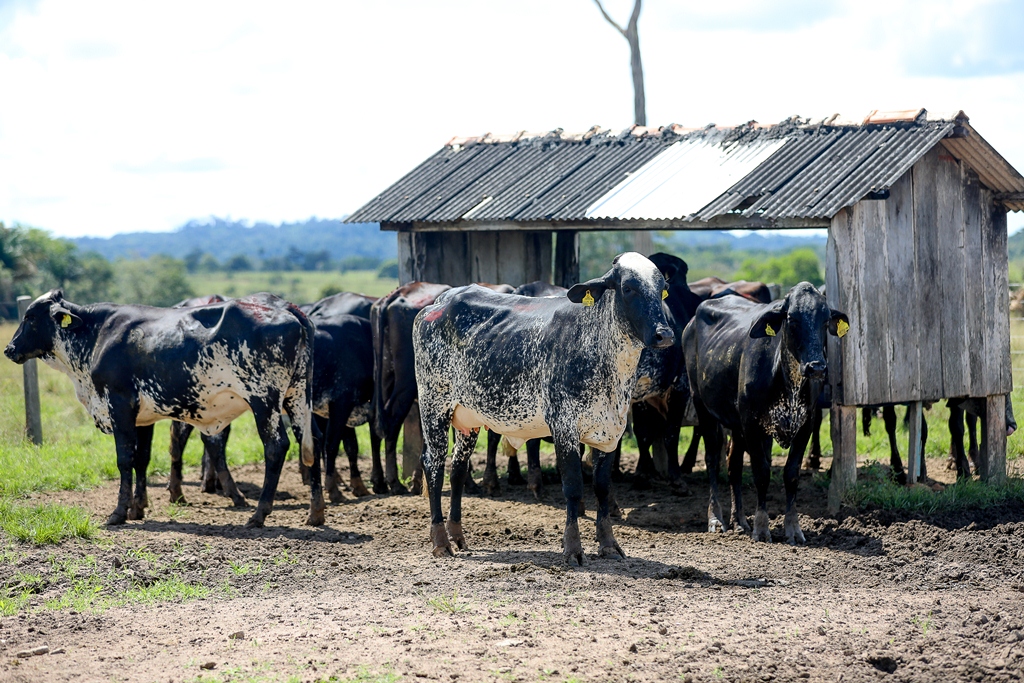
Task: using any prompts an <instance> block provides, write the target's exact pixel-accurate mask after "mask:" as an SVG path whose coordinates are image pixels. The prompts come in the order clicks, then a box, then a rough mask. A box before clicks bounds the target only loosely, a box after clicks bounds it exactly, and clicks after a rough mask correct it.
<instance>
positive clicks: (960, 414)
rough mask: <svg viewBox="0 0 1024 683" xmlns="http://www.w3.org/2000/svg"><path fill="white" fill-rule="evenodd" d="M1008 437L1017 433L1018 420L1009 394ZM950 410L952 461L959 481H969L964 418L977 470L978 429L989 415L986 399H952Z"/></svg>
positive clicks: (971, 453) (947, 405) (1007, 401)
mask: <svg viewBox="0 0 1024 683" xmlns="http://www.w3.org/2000/svg"><path fill="white" fill-rule="evenodd" d="M1005 404H1006V408H1005V415H1006V417H1005V419H1006V436H1011V435H1012V434H1013V433H1014V432H1016V431H1017V420H1016V419H1015V418H1014V415H1013V401H1011V400H1010V396H1009V394H1007V396H1006V401H1005ZM946 407H948V408H949V422H948V424H949V436H950V450H951V451H952V453H951V456H950V459H951V460H952V464H953V467H955V468H956V478H957V479H969V478H970V476H971V463H970V461H969V460H968V459H967V455H968V454H967V453H964V418H966V419H967V427H968V430H967V431H968V434H969V436H970V445H969V449H970V450H969V454H970V456H971V460H973V461H974V467H975V469H977V468H978V460H977V458H978V437H977V433H976V428H977V425H978V419H979V418H980V419H981V422H982V424H984V423H985V419H986V417H987V415H988V407H987V404H986V401H985V399H984V398H951V399H949V400H948V401H946Z"/></svg>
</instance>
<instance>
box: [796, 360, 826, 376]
mask: <svg viewBox="0 0 1024 683" xmlns="http://www.w3.org/2000/svg"><path fill="white" fill-rule="evenodd" d="M827 371H828V366H827V365H825V362H824V361H820V360H812V361H811V362H810V363H804V364H803V365H801V366H800V372H801V373H803V376H804V377H807V378H808V379H824V378H825V373H826V372H827Z"/></svg>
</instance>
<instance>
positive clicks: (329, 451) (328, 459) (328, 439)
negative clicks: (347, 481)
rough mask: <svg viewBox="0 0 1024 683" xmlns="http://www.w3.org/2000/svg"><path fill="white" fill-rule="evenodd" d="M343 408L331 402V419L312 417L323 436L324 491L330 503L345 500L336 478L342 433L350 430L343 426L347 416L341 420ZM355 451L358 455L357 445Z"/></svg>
mask: <svg viewBox="0 0 1024 683" xmlns="http://www.w3.org/2000/svg"><path fill="white" fill-rule="evenodd" d="M345 407H346V406H341V405H339V403H338V402H333V403H331V405H330V406H329V407H328V410H329V411H330V413H329V414H330V416H331V419H327V418H324V417H322V416H320V415H314V416H313V420H314V421H315V422H316V427H317V429H318V430H319V431H320V433H321V434H322V435H323V454H324V489H326V491H327V499H328V500H330V501H331V502H332V503H340V502H342V501H343V500H345V496H343V495H342V493H341V486H340V482H341V477H340V476H338V449H339V448H341V441H342V431H343V430H344V429H351V427H346V426H345V419H347V417H348V415H347V414H345V418H342V413H343V411H344V409H345ZM349 412H351V408H349ZM346 446H347V444H346ZM356 450H357V454H358V444H357V445H356ZM346 455H347V453H346ZM350 460H351V458H350Z"/></svg>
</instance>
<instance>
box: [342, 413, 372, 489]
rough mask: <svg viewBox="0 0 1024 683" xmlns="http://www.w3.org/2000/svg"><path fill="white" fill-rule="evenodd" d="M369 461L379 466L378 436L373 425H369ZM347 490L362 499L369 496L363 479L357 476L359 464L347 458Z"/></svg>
mask: <svg viewBox="0 0 1024 683" xmlns="http://www.w3.org/2000/svg"><path fill="white" fill-rule="evenodd" d="M369 430H370V460H371V462H375V463H377V464H378V465H379V464H380V436H379V435H378V434H377V432H375V431H374V429H373V423H372V422H371V423H370V428H369ZM348 466H349V480H348V485H349V488H351V489H352V493H353V494H354V495H355V496H356V497H360V498H361V497H363V496H368V495H370V491H369V490H368V489H367V488H366V484H364V483H363V478H362V476H360V474H359V464H358V462H357V461H356V460H354V459H352V458H349V461H348Z"/></svg>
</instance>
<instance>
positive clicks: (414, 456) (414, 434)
mask: <svg viewBox="0 0 1024 683" xmlns="http://www.w3.org/2000/svg"><path fill="white" fill-rule="evenodd" d="M422 455H423V431H422V427H420V404H419V403H413V404H412V409H411V410H410V411H409V414H408V415H406V416H405V422H404V423H403V424H402V476H403V477H407V478H408V477H411V476H412V475H413V473H414V472H415V471H416V468H417V467H419V466H420V458H421V457H422Z"/></svg>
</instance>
